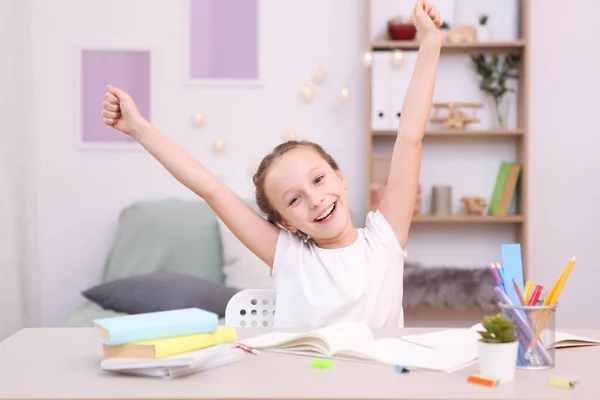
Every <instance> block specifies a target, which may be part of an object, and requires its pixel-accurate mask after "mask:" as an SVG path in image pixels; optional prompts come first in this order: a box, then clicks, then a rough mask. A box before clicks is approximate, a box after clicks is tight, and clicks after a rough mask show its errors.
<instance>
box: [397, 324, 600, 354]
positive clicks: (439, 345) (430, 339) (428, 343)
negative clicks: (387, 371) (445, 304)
mask: <svg viewBox="0 0 600 400" xmlns="http://www.w3.org/2000/svg"><path fill="white" fill-rule="evenodd" d="M479 330H484V329H483V326H482V325H481V324H477V325H474V326H472V327H471V328H468V329H460V328H456V329H445V330H441V331H435V332H429V333H423V334H418V335H408V336H403V337H402V339H403V340H405V341H407V342H410V343H414V344H417V345H420V346H425V347H427V348H430V349H446V348H451V347H454V346H459V347H466V346H469V345H471V346H476V343H477V341H478V340H479V339H480V338H481V335H479V333H477V331H479ZM554 340H555V342H556V343H555V348H556V349H560V348H565V347H579V346H599V345H600V340H599V339H590V338H587V337H582V336H576V335H572V334H570V333H564V332H555V335H554Z"/></svg>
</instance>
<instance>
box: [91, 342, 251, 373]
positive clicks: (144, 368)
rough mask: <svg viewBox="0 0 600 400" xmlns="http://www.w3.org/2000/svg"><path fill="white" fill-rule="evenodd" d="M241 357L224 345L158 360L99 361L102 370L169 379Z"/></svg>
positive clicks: (234, 349)
mask: <svg viewBox="0 0 600 400" xmlns="http://www.w3.org/2000/svg"><path fill="white" fill-rule="evenodd" d="M242 358H243V352H242V350H240V349H237V348H235V347H234V346H233V345H232V344H231V343H225V344H218V345H215V346H212V347H208V348H205V349H200V350H196V351H190V352H186V353H182V354H177V355H174V356H168V357H163V358H156V359H140V358H105V359H103V360H102V361H101V362H100V368H101V369H102V370H104V371H110V372H114V373H119V374H124V375H137V376H147V377H156V378H166V379H169V378H176V377H179V376H184V375H189V374H193V373H196V372H200V371H205V370H208V369H212V368H217V367H221V366H224V365H227V364H231V363H234V362H237V361H240V360H242Z"/></svg>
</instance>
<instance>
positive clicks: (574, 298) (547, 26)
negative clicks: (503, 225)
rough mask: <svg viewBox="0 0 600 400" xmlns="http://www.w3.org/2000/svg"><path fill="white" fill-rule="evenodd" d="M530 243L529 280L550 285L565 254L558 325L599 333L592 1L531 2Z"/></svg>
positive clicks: (596, 7) (598, 138)
mask: <svg viewBox="0 0 600 400" xmlns="http://www.w3.org/2000/svg"><path fill="white" fill-rule="evenodd" d="M531 3H532V19H531V86H530V88H529V91H530V97H531V98H530V104H531V106H530V110H529V117H530V131H531V142H530V143H531V144H530V147H531V150H532V151H531V154H530V175H531V179H530V185H529V196H530V204H531V209H530V214H529V215H530V218H531V219H530V232H529V237H530V243H531V252H530V257H529V264H530V265H531V271H532V279H535V280H537V281H539V282H540V283H542V284H544V285H546V286H547V287H550V286H551V285H552V284H554V281H555V280H556V279H557V278H558V276H559V275H560V273H561V271H562V270H563V268H564V266H565V265H566V264H567V262H568V261H569V258H570V257H571V256H572V255H576V256H577V263H576V264H575V267H574V268H573V271H572V273H571V275H570V277H569V280H568V282H567V284H566V285H565V289H564V291H563V292H562V294H561V297H560V299H559V303H560V306H559V307H560V311H559V312H558V314H557V318H558V319H557V324H558V325H559V326H577V327H594V328H598V327H600V318H599V317H600V308H599V306H600V300H599V299H598V297H597V293H598V282H600V272H599V269H598V263H597V260H598V256H597V254H598V253H597V249H598V226H599V225H600V210H599V208H598V204H600V187H599V185H598V182H600V157H599V156H598V149H599V148H600V135H598V125H597V121H596V116H597V113H598V93H599V92H600V77H599V76H598V66H597V62H596V60H597V56H598V54H597V51H595V50H593V49H596V48H597V45H596V44H595V41H594V38H596V37H597V35H596V28H595V27H594V26H593V24H589V23H586V22H585V21H587V20H588V19H589V16H590V15H596V14H597V13H598V12H600V3H598V2H592V1H586V2H584V3H582V4H579V6H574V5H570V6H567V3H566V2H564V1H559V0H551V1H543V2H540V1H532V2H531Z"/></svg>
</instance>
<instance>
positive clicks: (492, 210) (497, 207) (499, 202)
mask: <svg viewBox="0 0 600 400" xmlns="http://www.w3.org/2000/svg"><path fill="white" fill-rule="evenodd" d="M521 169H522V166H521V164H520V163H517V162H506V161H503V162H502V163H501V164H500V167H499V169H498V176H497V178H496V183H495V185H494V190H493V192H492V197H491V199H490V204H489V205H488V209H487V213H488V215H490V216H495V217H505V216H506V215H507V212H508V208H509V207H510V204H511V202H512V200H513V198H514V195H515V191H516V188H517V183H518V182H519V177H520V175H521Z"/></svg>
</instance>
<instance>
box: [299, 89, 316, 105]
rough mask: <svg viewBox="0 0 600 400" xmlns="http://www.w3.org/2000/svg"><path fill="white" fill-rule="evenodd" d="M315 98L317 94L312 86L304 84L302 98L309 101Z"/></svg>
mask: <svg viewBox="0 0 600 400" xmlns="http://www.w3.org/2000/svg"><path fill="white" fill-rule="evenodd" d="M314 98H315V94H314V91H313V89H312V88H311V87H310V86H308V85H307V86H303V87H302V100H304V101H306V102H307V103H308V102H310V101H312V100H313V99H314Z"/></svg>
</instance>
